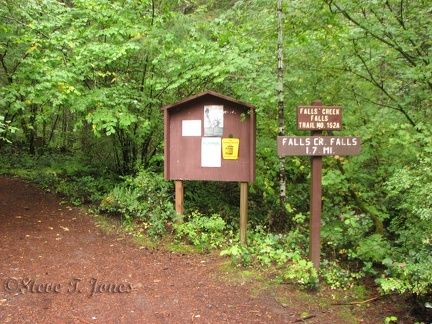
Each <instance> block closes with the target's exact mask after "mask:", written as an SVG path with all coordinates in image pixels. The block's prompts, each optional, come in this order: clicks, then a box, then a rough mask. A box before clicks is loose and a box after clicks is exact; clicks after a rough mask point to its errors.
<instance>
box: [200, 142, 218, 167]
mask: <svg viewBox="0 0 432 324" xmlns="http://www.w3.org/2000/svg"><path fill="white" fill-rule="evenodd" d="M201 166H202V167H210V168H220V167H221V166H222V141H221V138H220V137H203V138H202V141H201Z"/></svg>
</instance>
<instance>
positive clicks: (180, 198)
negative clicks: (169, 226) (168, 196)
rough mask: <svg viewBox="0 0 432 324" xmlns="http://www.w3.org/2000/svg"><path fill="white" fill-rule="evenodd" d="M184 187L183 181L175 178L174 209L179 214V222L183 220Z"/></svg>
mask: <svg viewBox="0 0 432 324" xmlns="http://www.w3.org/2000/svg"><path fill="white" fill-rule="evenodd" d="M183 202H184V188H183V181H181V180H176V182H175V210H176V212H177V215H178V216H179V219H178V222H179V223H181V222H182V221H183V214H184V206H183Z"/></svg>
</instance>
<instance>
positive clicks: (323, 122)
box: [297, 106, 342, 130]
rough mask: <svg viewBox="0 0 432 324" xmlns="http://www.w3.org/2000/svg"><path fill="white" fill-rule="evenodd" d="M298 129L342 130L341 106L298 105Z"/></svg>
mask: <svg viewBox="0 0 432 324" xmlns="http://www.w3.org/2000/svg"><path fill="white" fill-rule="evenodd" d="M297 129H298V130H342V108H341V107H338V106H298V107H297Z"/></svg>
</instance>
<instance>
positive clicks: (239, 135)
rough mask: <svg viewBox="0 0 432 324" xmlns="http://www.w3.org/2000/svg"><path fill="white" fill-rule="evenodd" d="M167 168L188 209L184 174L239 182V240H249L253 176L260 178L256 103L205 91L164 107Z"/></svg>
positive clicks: (178, 202)
mask: <svg viewBox="0 0 432 324" xmlns="http://www.w3.org/2000/svg"><path fill="white" fill-rule="evenodd" d="M161 109H162V110H163V112H164V144H165V147H164V155H165V161H164V168H165V171H164V174H165V180H175V206H176V212H177V213H178V214H180V215H183V213H184V209H183V202H184V187H183V180H198V181H231V182H240V241H241V242H242V243H246V227H247V199H248V198H247V197H248V182H253V181H255V152H256V119H255V107H254V106H252V105H250V104H247V103H244V102H241V101H238V100H236V99H233V98H230V97H227V96H224V95H222V94H219V93H217V92H214V91H205V92H202V93H199V94H197V95H194V96H192V97H188V98H186V99H184V100H181V101H179V102H177V103H174V104H171V105H168V106H164V107H162V108H161Z"/></svg>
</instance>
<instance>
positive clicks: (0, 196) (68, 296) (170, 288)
mask: <svg viewBox="0 0 432 324" xmlns="http://www.w3.org/2000/svg"><path fill="white" fill-rule="evenodd" d="M0 252H1V256H2V262H1V267H0V280H1V282H0V284H1V285H0V321H1V322H3V323H8V322H10V323H48V322H56V323H144V322H145V323H192V322H193V323H293V322H295V320H296V319H298V318H299V317H300V313H301V312H303V311H305V309H304V308H302V309H296V307H295V305H294V304H293V305H283V304H281V303H280V302H278V301H277V300H276V299H275V298H274V295H273V293H272V292H271V290H265V291H262V292H261V293H256V291H254V290H253V288H254V286H253V283H244V282H243V283H238V284H236V283H233V282H230V281H227V280H219V279H218V278H217V276H218V273H220V270H217V267H218V264H220V263H221V262H223V261H224V259H222V258H220V257H217V256H212V255H189V254H182V253H172V252H168V251H150V250H146V249H140V248H139V247H138V246H136V245H134V244H133V243H131V242H127V240H119V238H118V237H116V236H107V235H105V234H103V233H101V232H100V230H99V229H98V228H97V226H95V224H94V222H93V220H92V216H89V215H86V214H84V213H82V212H80V211H79V210H77V209H74V208H71V207H68V206H65V205H62V204H60V202H59V200H58V199H57V198H56V197H55V196H54V195H52V194H49V193H46V192H44V191H43V190H41V189H40V188H38V187H37V186H35V185H33V184H29V183H27V182H24V181H22V180H18V179H13V178H11V177H0ZM303 306H304V305H303ZM311 313H315V314H317V316H316V317H315V318H312V319H310V320H308V323H337V322H340V320H337V317H335V316H336V315H337V314H333V312H332V311H331V310H327V311H325V312H323V311H320V310H313V309H312V310H311Z"/></svg>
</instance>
